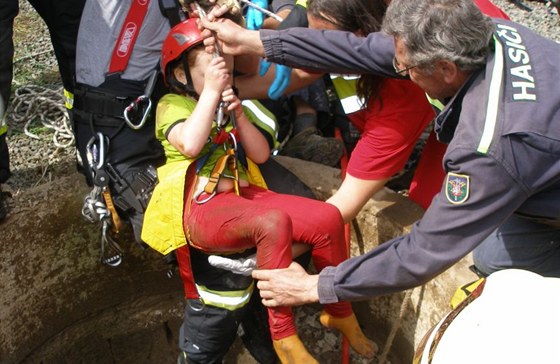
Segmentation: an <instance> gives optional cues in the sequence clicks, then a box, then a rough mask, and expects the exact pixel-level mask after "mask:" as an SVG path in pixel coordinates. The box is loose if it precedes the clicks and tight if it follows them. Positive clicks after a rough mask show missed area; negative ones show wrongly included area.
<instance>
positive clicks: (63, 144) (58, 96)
mask: <svg viewBox="0 0 560 364" xmlns="http://www.w3.org/2000/svg"><path fill="white" fill-rule="evenodd" d="M9 115H10V118H11V119H12V120H13V121H15V122H20V123H25V125H24V128H23V130H24V132H25V134H26V135H27V136H29V137H30V138H34V139H40V138H39V136H37V135H36V134H33V133H32V132H30V131H29V128H30V126H31V124H32V123H33V122H34V121H36V120H40V121H41V124H42V125H43V126H44V127H46V128H49V129H53V130H54V134H53V143H54V145H55V146H56V147H58V148H67V147H70V146H72V145H74V133H73V132H72V130H71V127H70V118H69V117H68V111H67V110H66V107H65V106H64V98H63V88H62V87H59V88H57V89H50V88H46V87H43V86H38V85H25V86H21V87H19V88H17V89H16V90H15V93H14V98H13V100H12V111H11V113H10V114H9Z"/></svg>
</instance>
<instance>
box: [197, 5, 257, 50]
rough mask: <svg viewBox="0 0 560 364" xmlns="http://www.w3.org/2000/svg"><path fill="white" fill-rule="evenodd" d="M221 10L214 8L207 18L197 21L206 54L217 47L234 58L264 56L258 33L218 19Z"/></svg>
mask: <svg viewBox="0 0 560 364" xmlns="http://www.w3.org/2000/svg"><path fill="white" fill-rule="evenodd" d="M222 8H225V7H224V6H223V7H222ZM222 8H215V9H214V10H212V11H211V12H210V13H209V14H208V17H207V18H200V20H199V28H200V29H201V33H202V38H203V39H204V46H205V50H206V52H208V53H211V54H212V53H214V49H215V48H216V47H218V49H219V50H220V51H221V52H223V53H225V54H231V55H234V56H236V55H240V54H252V55H256V56H260V57H262V56H264V48H263V45H262V42H261V39H260V36H259V32H258V31H254V30H248V29H245V28H243V27H241V26H239V25H237V24H235V23H234V22H233V21H231V20H229V19H224V18H219V15H220V14H221V11H220V9H222ZM225 9H227V8H225Z"/></svg>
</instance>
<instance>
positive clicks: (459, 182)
mask: <svg viewBox="0 0 560 364" xmlns="http://www.w3.org/2000/svg"><path fill="white" fill-rule="evenodd" d="M445 196H447V200H448V201H449V202H451V203H452V204H455V205H458V204H462V203H463V202H465V201H466V200H467V199H468V198H469V176H467V175H464V174H455V173H448V174H447V179H446V182H445Z"/></svg>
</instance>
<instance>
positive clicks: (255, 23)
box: [246, 0, 268, 30]
mask: <svg viewBox="0 0 560 364" xmlns="http://www.w3.org/2000/svg"><path fill="white" fill-rule="evenodd" d="M251 2H252V3H253V4H255V5H258V6H260V7H261V8H264V9H267V8H268V0H251ZM246 19H247V29H250V30H259V29H261V27H262V24H263V21H264V14H263V13H262V12H260V11H258V10H257V9H255V8H253V7H251V6H249V7H248V9H247V18H246Z"/></svg>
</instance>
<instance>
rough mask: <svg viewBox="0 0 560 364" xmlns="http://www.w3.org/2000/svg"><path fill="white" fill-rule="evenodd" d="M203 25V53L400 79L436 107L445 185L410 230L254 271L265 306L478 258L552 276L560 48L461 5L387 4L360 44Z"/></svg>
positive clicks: (325, 298) (481, 263) (362, 292)
mask: <svg viewBox="0 0 560 364" xmlns="http://www.w3.org/2000/svg"><path fill="white" fill-rule="evenodd" d="M214 15H219V11H217V12H216V14H214ZM209 19H213V17H210V18H209ZM202 24H203V25H204V26H205V27H207V28H208V29H206V30H205V31H204V33H205V35H207V36H209V35H210V34H209V30H212V31H213V32H214V34H215V38H211V37H208V38H207V39H206V40H205V44H206V46H207V49H208V50H210V49H211V48H212V46H213V44H215V42H216V40H215V39H217V40H218V41H220V42H221V45H222V51H224V52H227V53H233V54H236V53H247V52H250V53H253V54H258V55H261V56H265V57H267V59H268V60H270V61H271V62H276V63H281V64H287V65H290V66H297V67H303V68H307V69H311V70H319V71H331V72H340V73H345V72H358V73H366V74H378V75H382V76H388V77H409V78H410V79H411V80H412V81H414V82H415V83H416V84H418V85H419V86H420V87H421V88H422V89H423V90H424V91H425V92H426V93H427V95H428V96H429V97H430V98H431V99H432V100H434V102H439V103H441V104H442V105H443V108H442V110H441V112H440V113H439V115H438V116H437V117H436V120H435V131H436V134H437V136H438V139H439V140H440V141H442V142H445V143H448V144H449V145H448V148H447V152H446V154H445V157H444V160H443V167H444V169H445V171H446V178H445V180H444V183H443V185H442V188H441V191H440V193H439V194H438V195H436V197H435V199H434V200H433V202H432V204H431V206H430V207H429V208H428V210H427V211H426V213H425V215H424V217H423V218H422V219H421V220H420V221H418V222H417V223H416V224H415V225H414V226H413V228H412V231H411V232H410V234H407V235H403V236H401V237H398V238H395V239H393V240H391V241H388V242H386V243H384V244H382V245H381V246H379V247H378V248H376V249H373V250H371V251H370V252H367V253H366V254H364V255H362V256H358V257H354V258H351V259H349V260H347V261H345V262H343V263H341V264H340V265H338V266H337V267H329V268H326V269H324V270H323V271H322V272H321V274H320V275H307V274H306V273H305V271H303V269H301V268H300V267H298V266H296V265H295V264H293V265H292V266H291V267H290V268H287V269H285V270H272V271H255V272H254V273H253V276H254V277H255V278H257V279H260V280H261V281H260V282H259V284H258V286H259V288H260V289H261V296H262V297H263V301H264V303H265V304H266V305H268V306H276V305H295V304H301V303H308V302H314V301H320V302H321V303H329V302H337V301H338V300H360V299H365V298H369V297H373V296H377V295H383V294H387V293H392V292H397V291H401V290H404V289H408V288H411V287H414V286H417V285H421V284H423V283H425V282H427V281H429V280H430V279H432V278H434V277H435V276H436V275H438V274H439V273H441V272H443V271H444V270H446V269H447V268H449V267H450V266H452V265H453V264H454V263H455V262H457V261H458V260H459V259H461V258H462V257H464V256H465V255H467V254H469V253H470V252H472V251H473V250H475V249H477V250H476V251H475V264H476V266H477V267H478V268H479V269H480V270H481V271H482V272H483V273H486V274H489V273H492V272H493V271H495V270H500V269H505V268H522V269H526V270H530V271H533V272H535V273H538V274H541V275H544V276H551V277H560V229H559V227H560V205H559V204H558V203H557V202H558V200H559V199H560V159H559V158H558V154H559V153H560V128H558V127H557V125H556V124H558V123H559V122H560V112H559V111H560V95H559V94H558V92H557V84H558V82H559V81H560V73H559V72H558V71H559V68H560V66H559V65H558V62H557V59H558V54H559V53H560V45H559V44H558V43H556V42H553V41H551V40H549V39H546V38H544V37H542V36H540V35H537V34H535V33H534V32H532V31H531V30H529V29H527V28H526V27H524V26H522V25H520V24H517V23H514V22H511V21H507V20H502V19H492V18H489V17H487V16H485V15H483V14H482V13H481V12H480V10H479V9H478V8H477V7H476V5H475V4H474V2H472V1H470V0H420V1H414V2H410V1H407V0H393V1H392V2H391V4H390V6H389V8H388V9H387V13H386V15H385V19H384V22H383V31H384V33H373V34H370V35H369V36H368V37H366V38H358V37H355V36H354V35H352V34H350V33H344V32H337V31H314V30H309V29H288V30H285V31H276V32H275V31H269V30H261V31H260V32H259V33H255V32H250V31H244V32H232V29H231V28H230V24H229V23H227V22H225V21H223V20H218V21H214V22H209V21H202ZM457 29H461V31H460V32H459V31H457ZM478 249H480V250H478ZM479 251H480V252H483V253H482V254H478V252H479Z"/></svg>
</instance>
